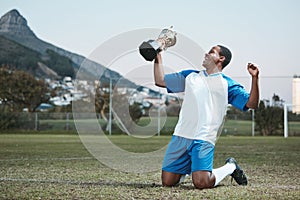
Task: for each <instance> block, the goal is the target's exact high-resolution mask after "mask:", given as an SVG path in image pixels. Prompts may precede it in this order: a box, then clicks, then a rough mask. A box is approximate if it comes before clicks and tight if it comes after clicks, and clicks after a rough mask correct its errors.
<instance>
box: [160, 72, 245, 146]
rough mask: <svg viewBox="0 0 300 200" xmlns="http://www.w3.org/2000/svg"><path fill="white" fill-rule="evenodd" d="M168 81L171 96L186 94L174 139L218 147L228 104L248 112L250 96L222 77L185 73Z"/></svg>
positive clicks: (172, 75)
mask: <svg viewBox="0 0 300 200" xmlns="http://www.w3.org/2000/svg"><path fill="white" fill-rule="evenodd" d="M164 79H165V83H166V87H167V90H168V92H171V93H176V92H185V97H184V100H183V103H182V107H181V110H180V113H179V120H178V123H177V125H176V127H175V130H174V135H177V136H181V137H184V138H188V139H197V140H204V141H208V142H210V143H212V144H215V143H216V140H217V136H218V134H220V127H221V125H222V124H223V119H224V116H225V115H226V110H227V105H228V103H229V104H232V105H233V106H234V107H236V108H238V109H240V110H243V111H246V110H247V107H246V106H245V105H246V103H247V102H248V99H249V93H248V92H246V91H245V89H244V88H243V86H241V85H240V84H238V83H237V82H235V81H234V80H232V79H231V78H229V77H228V76H225V75H224V74H222V73H215V74H210V75H208V74H207V73H206V71H205V70H202V71H196V70H184V71H181V72H179V73H173V74H167V75H165V77H164Z"/></svg>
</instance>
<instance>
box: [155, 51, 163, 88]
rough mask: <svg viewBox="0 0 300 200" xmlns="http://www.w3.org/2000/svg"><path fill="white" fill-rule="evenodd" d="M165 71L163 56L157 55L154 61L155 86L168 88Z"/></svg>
mask: <svg viewBox="0 0 300 200" xmlns="http://www.w3.org/2000/svg"><path fill="white" fill-rule="evenodd" d="M164 76H165V73H164V69H163V65H162V57H161V54H160V53H159V54H157V57H156V58H155V61H154V81H155V85H156V86H159V87H166V83H165V80H164Z"/></svg>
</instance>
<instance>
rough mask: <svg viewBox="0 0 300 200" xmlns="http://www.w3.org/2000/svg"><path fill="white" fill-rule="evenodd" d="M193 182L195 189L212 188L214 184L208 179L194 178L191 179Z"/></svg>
mask: <svg viewBox="0 0 300 200" xmlns="http://www.w3.org/2000/svg"><path fill="white" fill-rule="evenodd" d="M193 184H194V186H195V188H197V189H206V188H212V187H213V186H214V185H213V183H212V182H211V181H210V180H209V179H196V180H193Z"/></svg>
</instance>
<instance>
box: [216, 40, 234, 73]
mask: <svg viewBox="0 0 300 200" xmlns="http://www.w3.org/2000/svg"><path fill="white" fill-rule="evenodd" d="M218 47H220V56H224V57H225V60H224V62H223V63H222V69H224V68H225V67H226V66H227V65H228V64H229V63H230V61H231V57H232V54H231V51H230V50H229V49H228V48H227V47H224V46H222V45H218Z"/></svg>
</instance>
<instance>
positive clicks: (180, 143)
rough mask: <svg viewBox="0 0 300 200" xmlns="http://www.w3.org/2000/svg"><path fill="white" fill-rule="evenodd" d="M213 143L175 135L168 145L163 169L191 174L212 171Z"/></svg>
mask: <svg viewBox="0 0 300 200" xmlns="http://www.w3.org/2000/svg"><path fill="white" fill-rule="evenodd" d="M214 150H215V147H214V145H213V144H211V143H209V142H207V141H203V140H192V139H187V138H183V137H180V136H176V135H173V137H172V140H171V142H170V143H169V145H168V148H167V151H166V154H165V157H164V161H163V166H162V170H164V171H167V172H172V173H175V174H191V172H195V171H210V172H211V171H212V168H213V161H214Z"/></svg>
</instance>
